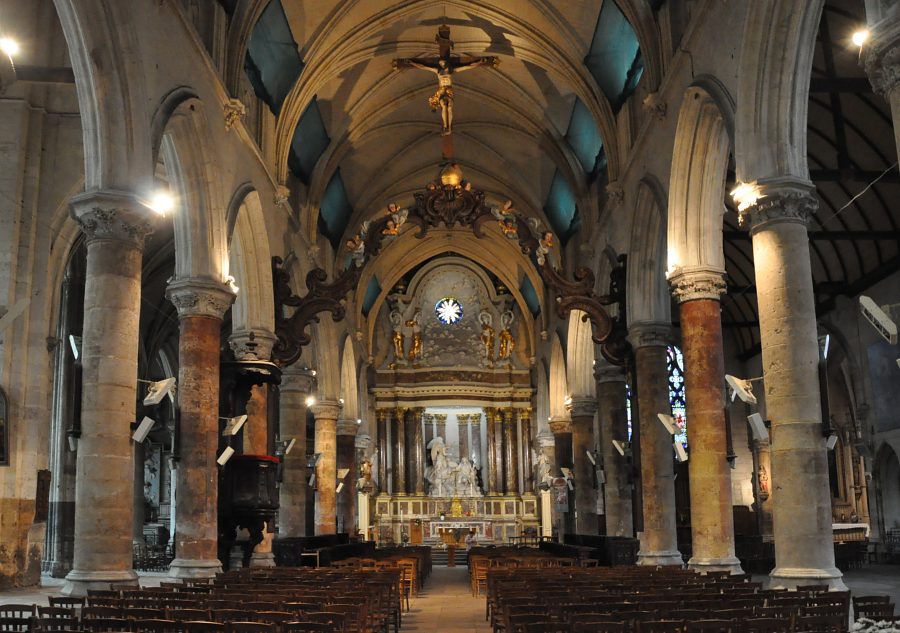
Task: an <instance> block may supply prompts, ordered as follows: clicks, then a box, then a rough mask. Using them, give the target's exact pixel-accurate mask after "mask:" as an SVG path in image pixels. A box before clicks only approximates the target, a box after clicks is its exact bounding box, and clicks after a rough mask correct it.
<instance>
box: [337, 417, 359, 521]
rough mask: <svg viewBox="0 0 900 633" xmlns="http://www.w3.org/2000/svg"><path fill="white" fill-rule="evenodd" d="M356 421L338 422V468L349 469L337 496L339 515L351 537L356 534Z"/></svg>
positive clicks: (357, 427) (357, 426)
mask: <svg viewBox="0 0 900 633" xmlns="http://www.w3.org/2000/svg"><path fill="white" fill-rule="evenodd" d="M358 430H359V425H358V424H357V423H356V420H338V422H337V468H338V469H339V470H340V469H342V468H346V469H348V471H349V472H348V473H347V476H346V477H344V478H343V479H342V480H341V481H342V482H343V483H344V486H343V487H342V488H341V491H340V492H339V493H338V495H337V515H338V516H340V517H341V518H342V523H343V525H342V529H343V531H344V532H346V533H348V534H350V535H351V536H353V535H355V534H356V479H357V475H356V433H357V431H358Z"/></svg>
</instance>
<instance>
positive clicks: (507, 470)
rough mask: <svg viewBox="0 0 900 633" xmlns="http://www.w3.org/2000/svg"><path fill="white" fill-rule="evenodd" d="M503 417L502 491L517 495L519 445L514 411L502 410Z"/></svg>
mask: <svg viewBox="0 0 900 633" xmlns="http://www.w3.org/2000/svg"><path fill="white" fill-rule="evenodd" d="M501 415H502V416H503V448H504V451H503V453H504V454H503V462H504V470H503V472H504V490H505V492H506V494H508V495H518V494H519V443H518V441H517V440H518V433H517V429H516V410H515V409H512V408H510V409H504V410H503V411H502V412H501Z"/></svg>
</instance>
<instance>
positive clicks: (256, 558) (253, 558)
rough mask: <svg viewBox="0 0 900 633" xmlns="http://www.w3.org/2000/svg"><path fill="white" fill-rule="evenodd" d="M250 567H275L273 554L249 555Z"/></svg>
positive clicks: (259, 553)
mask: <svg viewBox="0 0 900 633" xmlns="http://www.w3.org/2000/svg"><path fill="white" fill-rule="evenodd" d="M250 567H275V554H273V553H272V552H253V553H252V554H250Z"/></svg>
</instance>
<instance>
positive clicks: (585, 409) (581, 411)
mask: <svg viewBox="0 0 900 633" xmlns="http://www.w3.org/2000/svg"><path fill="white" fill-rule="evenodd" d="M566 411H568V412H569V415H570V416H572V418H592V417H594V414H595V413H596V412H597V400H596V399H595V398H591V397H590V396H574V397H573V398H572V400H571V401H570V402H569V404H567V405H566Z"/></svg>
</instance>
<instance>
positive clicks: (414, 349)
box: [406, 310, 422, 361]
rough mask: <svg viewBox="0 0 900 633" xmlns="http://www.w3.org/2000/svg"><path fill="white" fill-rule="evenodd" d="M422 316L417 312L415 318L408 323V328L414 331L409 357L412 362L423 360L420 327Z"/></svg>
mask: <svg viewBox="0 0 900 633" xmlns="http://www.w3.org/2000/svg"><path fill="white" fill-rule="evenodd" d="M420 314H421V313H420V311H419V310H416V313H415V314H414V315H413V318H411V319H409V320H408V321H407V322H406V327H408V328H410V330H411V331H412V345H410V347H409V355H408V356H407V358H409V360H410V361H416V360H421V358H422V326H421V325H419V315H420Z"/></svg>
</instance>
